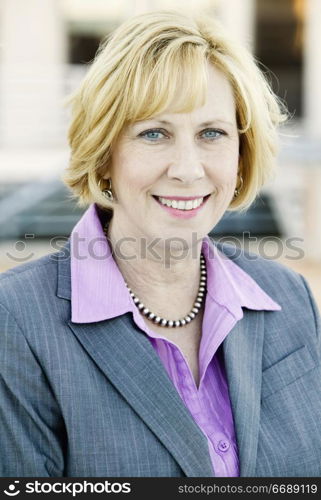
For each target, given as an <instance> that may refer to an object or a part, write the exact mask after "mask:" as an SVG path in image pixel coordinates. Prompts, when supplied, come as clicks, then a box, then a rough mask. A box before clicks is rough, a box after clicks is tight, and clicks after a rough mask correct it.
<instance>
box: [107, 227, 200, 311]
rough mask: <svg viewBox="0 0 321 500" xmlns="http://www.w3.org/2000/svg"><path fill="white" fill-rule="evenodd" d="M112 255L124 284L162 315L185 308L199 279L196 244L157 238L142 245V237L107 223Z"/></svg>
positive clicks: (190, 300)
mask: <svg viewBox="0 0 321 500" xmlns="http://www.w3.org/2000/svg"><path fill="white" fill-rule="evenodd" d="M107 235H108V240H109V243H110V245H111V247H112V249H113V256H114V259H115V261H116V263H117V265H118V268H119V270H120V272H121V274H122V276H123V278H124V280H125V281H126V283H127V284H128V287H129V288H130V289H131V290H132V291H133V292H134V294H135V295H136V296H137V297H138V298H139V299H140V300H141V301H142V302H143V303H144V304H145V305H146V307H148V308H149V309H150V310H151V311H153V312H154V311H155V312H156V313H157V314H161V315H163V316H165V317H174V318H175V317H178V316H180V315H181V316H183V315H185V314H186V313H187V312H189V310H190V308H191V307H192V304H193V303H194V301H195V297H196V295H197V292H198V288H199V282H200V254H201V245H202V241H198V242H197V247H195V248H193V249H188V250H189V251H184V252H182V248H178V247H176V248H170V249H168V248H166V246H165V244H164V241H162V240H161V239H160V238H159V240H160V241H158V242H157V245H154V246H151V245H149V246H148V245H142V241H145V240H143V239H142V238H137V237H136V238H134V237H128V235H124V234H122V233H121V231H119V228H117V229H116V228H115V227H114V225H113V224H112V223H110V224H109V226H108V231H107Z"/></svg>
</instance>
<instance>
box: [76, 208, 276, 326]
mask: <svg viewBox="0 0 321 500" xmlns="http://www.w3.org/2000/svg"><path fill="white" fill-rule="evenodd" d="M99 214H100V209H99V208H98V207H97V206H96V205H95V204H92V205H90V207H89V208H88V210H87V211H86V212H85V213H84V215H83V216H82V218H81V219H80V220H79V222H78V224H77V225H76V226H75V227H74V229H73V231H72V233H71V237H70V240H71V310H72V315H71V319H72V321H73V322H74V323H92V322H96V321H103V320H106V319H110V318H114V317H117V316H120V315H122V314H125V313H126V312H128V311H133V310H134V309H133V308H134V307H135V306H134V305H133V302H132V299H131V298H130V295H129V293H128V290H127V288H126V285H125V281H124V278H123V276H122V274H121V272H120V271H119V269H118V266H117V264H116V262H115V260H114V259H113V256H112V252H111V249H110V246H109V244H108V241H107V239H106V237H105V234H104V232H103V228H102V223H101V221H100V217H99ZM101 214H103V212H101ZM202 251H203V254H204V256H205V259H206V265H207V291H208V295H209V296H210V297H211V299H212V300H214V301H216V303H218V304H219V305H221V306H222V307H225V308H226V309H228V310H229V312H230V313H232V314H233V315H234V316H235V317H238V318H240V317H242V307H247V308H249V309H255V310H268V311H276V310H280V309H281V307H280V306H279V305H278V304H277V303H276V302H275V301H274V300H272V298H271V297H270V296H269V295H267V294H266V293H265V292H264V291H263V290H262V288H261V287H260V286H259V285H258V284H257V283H256V282H255V281H254V279H253V278H251V277H250V276H249V275H248V274H247V273H246V272H245V271H243V270H242V269H241V268H240V267H239V266H238V265H236V264H235V263H234V262H233V261H232V260H230V259H229V258H227V257H226V256H225V255H224V254H223V253H221V252H220V251H219V250H218V249H217V247H216V246H215V245H214V244H213V242H212V241H211V239H210V238H209V237H208V236H207V237H205V238H204V240H203V245H202Z"/></svg>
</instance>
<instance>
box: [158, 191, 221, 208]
mask: <svg viewBox="0 0 321 500" xmlns="http://www.w3.org/2000/svg"><path fill="white" fill-rule="evenodd" d="M210 196H211V195H210V194H208V195H206V196H200V197H199V198H195V197H193V198H192V199H191V197H190V198H189V199H188V197H187V198H186V199H183V200H182V199H181V198H182V197H179V198H173V197H171V198H164V197H162V196H156V195H153V198H154V199H155V200H156V201H157V202H158V203H160V204H161V205H164V206H166V207H170V208H176V209H177V210H182V211H185V210H186V211H188V210H195V209H196V208H199V207H200V206H201V205H203V204H204V203H205V201H207V200H208V198H209V197H210Z"/></svg>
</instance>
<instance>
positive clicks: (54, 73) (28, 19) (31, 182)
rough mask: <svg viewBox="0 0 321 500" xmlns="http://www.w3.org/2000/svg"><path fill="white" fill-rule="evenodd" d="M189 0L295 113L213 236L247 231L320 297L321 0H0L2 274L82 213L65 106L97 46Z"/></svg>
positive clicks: (43, 248)
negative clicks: (266, 174)
mask: <svg viewBox="0 0 321 500" xmlns="http://www.w3.org/2000/svg"><path fill="white" fill-rule="evenodd" d="M182 5H183V6H184V11H188V10H190V11H192V12H193V11H194V12H195V11H198V12H200V11H202V12H204V13H205V14H207V15H208V16H214V17H216V18H218V19H220V20H221V21H222V22H223V24H224V25H225V26H226V28H227V29H228V30H229V31H230V32H231V33H233V35H234V37H236V38H237V39H239V40H240V42H241V43H243V44H245V45H246V46H247V47H248V48H250V50H252V51H253V53H254V54H255V56H256V58H257V59H258V61H259V62H260V64H261V67H262V69H263V70H264V71H265V72H267V77H268V79H269V80H270V82H271V84H272V86H273V88H274V90H275V92H276V93H277V94H278V95H279V96H280V97H281V99H283V100H284V101H285V102H286V103H287V106H288V108H289V110H290V112H291V115H292V119H291V121H290V122H289V124H288V125H287V126H286V127H285V128H283V129H282V131H281V150H280V154H279V158H278V163H279V169H278V174H277V176H276V178H275V180H274V181H273V182H271V183H270V184H269V185H268V186H266V188H264V190H263V191H262V194H261V196H260V197H259V198H258V200H257V202H256V203H255V204H254V206H253V207H252V208H251V209H250V210H249V211H248V212H247V213H246V214H243V215H242V216H240V215H238V214H228V215H227V216H226V217H224V219H223V221H221V223H220V225H219V226H217V227H216V228H215V235H216V236H227V235H228V236H232V237H236V238H238V240H240V239H242V241H243V242H244V238H247V240H249V239H250V246H251V247H253V248H254V249H256V250H257V251H259V252H260V253H262V252H263V253H264V254H265V256H267V257H268V258H277V259H280V260H281V261H283V262H284V263H285V264H286V265H288V266H291V267H293V268H295V269H297V270H298V271H300V272H302V274H304V275H305V276H306V277H307V278H308V280H309V281H310V284H311V286H312V287H313V290H314V292H315V294H316V296H317V298H318V300H319V301H320V302H319V303H320V304H321V285H320V283H321V196H320V190H321V58H320V56H319V47H321V21H320V20H321V1H320V0H184V1H179V0H0V64H1V66H0V271H1V270H4V269H7V268H10V267H13V266H15V265H17V264H19V263H20V262H24V261H25V260H27V259H29V258H37V257H39V256H40V255H41V254H42V253H47V252H48V251H52V250H54V249H55V248H52V245H51V244H50V238H52V237H57V236H60V237H67V236H68V234H69V233H70V231H71V229H72V227H73V226H74V224H75V223H76V221H77V220H78V219H79V217H80V216H81V210H79V208H77V207H76V206H75V205H74V204H73V203H72V202H71V201H70V200H69V199H68V196H67V191H66V189H65V188H64V187H63V185H62V183H61V181H60V175H61V173H62V171H63V170H64V168H65V167H66V166H67V164H68V157H69V151H68V145H67V139H66V135H67V128H68V121H69V115H68V109H66V108H65V107H64V106H63V103H64V100H65V98H66V96H67V95H68V94H69V93H70V92H71V91H72V90H73V89H74V88H75V87H76V86H77V84H78V82H79V81H80V80H81V78H82V77H83V75H84V74H85V72H86V69H87V67H88V64H90V61H92V59H93V57H94V55H95V52H96V50H97V48H98V45H99V42H100V41H101V40H102V39H103V38H105V37H106V35H108V34H109V33H110V32H111V31H112V30H113V29H114V28H116V27H117V26H118V25H119V24H120V23H121V22H123V21H124V20H125V19H126V18H128V17H131V16H133V15H135V14H139V13H142V12H146V11H149V10H155V9H159V8H165V9H166V8H169V9H173V8H174V9H175V8H178V9H181V8H182ZM244 233H245V236H244ZM249 235H250V236H253V237H255V238H253V240H252V239H251V238H248V236H249ZM262 241H263V242H265V243H264V245H265V246H264V247H263V245H262ZM289 242H290V244H289ZM260 245H261V246H260ZM262 248H263V250H262ZM293 248H294V250H293Z"/></svg>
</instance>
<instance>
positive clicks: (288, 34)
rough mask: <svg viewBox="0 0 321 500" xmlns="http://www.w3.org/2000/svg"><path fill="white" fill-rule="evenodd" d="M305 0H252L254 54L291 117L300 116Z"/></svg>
mask: <svg viewBox="0 0 321 500" xmlns="http://www.w3.org/2000/svg"><path fill="white" fill-rule="evenodd" d="M305 3H306V1H305V0H281V1H280V0H256V30H255V31H256V33H255V45H256V48H255V53H256V57H257V58H258V60H259V61H260V62H261V63H263V64H264V65H265V66H267V67H268V69H269V70H270V71H272V73H274V75H275V77H276V78H275V77H273V76H272V79H271V83H272V87H273V89H274V91H275V92H276V94H278V95H279V96H280V97H281V99H283V100H284V101H285V102H286V104H287V106H288V108H289V110H290V112H291V113H294V118H300V117H301V115H302V90H303V89H302V78H303V37H304V31H303V30H304V13H305Z"/></svg>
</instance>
